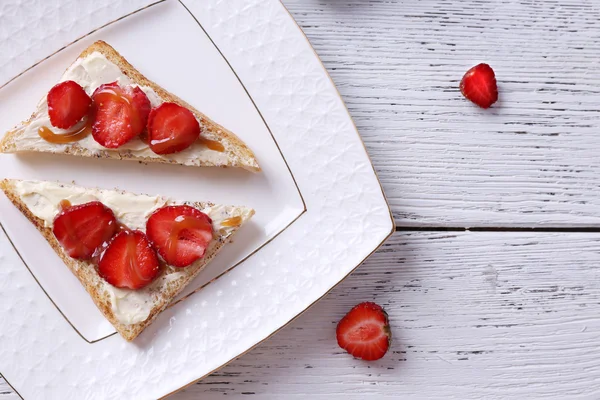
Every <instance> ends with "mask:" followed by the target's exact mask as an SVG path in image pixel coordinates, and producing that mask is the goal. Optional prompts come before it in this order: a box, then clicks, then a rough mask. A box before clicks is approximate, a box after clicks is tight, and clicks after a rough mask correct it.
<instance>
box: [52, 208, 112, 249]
mask: <svg viewBox="0 0 600 400" xmlns="http://www.w3.org/2000/svg"><path fill="white" fill-rule="evenodd" d="M65 204H66V203H65ZM116 231H117V220H116V218H115V215H114V214H113V212H112V210H111V209H110V208H108V207H106V206H105V205H104V204H102V203H100V202H99V201H93V202H91V203H86V204H81V205H78V206H67V207H65V208H64V209H63V211H62V212H61V213H60V214H58V215H57V216H56V218H55V219H54V227H53V228H52V232H53V233H54V236H56V239H57V240H58V241H59V243H60V244H61V245H62V247H63V248H64V249H65V251H66V252H67V254H68V255H69V256H71V257H73V258H75V259H77V260H90V259H91V258H92V255H93V254H94V251H96V249H97V248H98V247H100V246H101V245H102V244H103V243H105V242H108V241H109V240H110V238H111V237H113V235H114V234H115V232H116Z"/></svg>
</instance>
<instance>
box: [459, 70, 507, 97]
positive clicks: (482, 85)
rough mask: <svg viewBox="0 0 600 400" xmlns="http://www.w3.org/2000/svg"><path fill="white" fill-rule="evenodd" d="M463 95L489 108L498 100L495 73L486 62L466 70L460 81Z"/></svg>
mask: <svg viewBox="0 0 600 400" xmlns="http://www.w3.org/2000/svg"><path fill="white" fill-rule="evenodd" d="M460 91H461V92H462V94H463V96H465V97H466V98H467V99H469V100H471V101H472V102H473V103H475V104H477V105H478V106H479V107H482V108H489V107H490V106H491V105H492V104H494V103H495V102H496V101H498V84H497V83H496V74H494V70H493V69H492V67H490V66H489V65H487V64H479V65H476V66H474V67H473V68H471V69H470V70H468V71H467V73H466V74H465V76H463V78H462V80H461V81H460Z"/></svg>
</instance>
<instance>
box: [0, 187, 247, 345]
mask: <svg viewBox="0 0 600 400" xmlns="http://www.w3.org/2000/svg"><path fill="white" fill-rule="evenodd" d="M16 182H17V181H15V180H9V179H3V180H1V181H0V189H2V190H3V191H4V193H5V194H6V196H7V197H8V199H9V200H10V201H11V202H12V203H13V204H14V205H15V206H16V207H17V208H18V209H19V210H20V211H21V212H22V213H23V215H25V216H26V217H27V219H29V221H31V223H32V224H33V225H34V226H35V227H36V228H37V229H38V231H40V233H41V234H42V235H43V236H44V238H45V239H46V240H47V241H48V243H49V244H50V246H51V247H52V248H53V249H54V251H55V252H56V254H58V256H59V257H60V258H61V259H62V260H63V262H64V263H65V264H66V265H67V267H69V269H70V270H71V272H72V273H73V274H74V275H75V276H76V277H77V279H79V281H80V282H81V284H82V285H83V286H84V287H85V290H86V291H87V292H88V293H89V295H90V296H91V297H92V300H93V301H94V304H96V306H97V307H98V309H100V311H101V312H102V314H103V315H104V316H105V317H106V319H108V320H109V321H110V323H111V324H112V325H113V326H114V327H115V329H116V330H117V331H118V332H119V333H120V334H121V336H123V337H124V338H125V339H126V340H128V341H131V340H133V339H135V338H136V337H137V336H138V335H139V334H140V333H141V332H142V331H143V330H144V329H145V328H146V327H147V326H149V325H150V324H151V323H152V322H153V321H154V320H155V319H156V317H157V316H158V315H159V314H160V313H161V312H162V311H163V310H164V309H165V308H167V306H168V305H169V304H170V303H171V301H172V300H173V299H174V298H175V296H177V295H178V294H179V293H181V291H182V290H183V289H184V288H185V287H186V286H187V285H188V283H190V282H191V281H192V280H193V279H194V278H195V277H196V276H197V275H198V274H199V273H200V271H201V270H202V269H203V268H204V267H205V266H206V265H207V264H208V263H209V262H210V261H211V260H212V259H213V257H214V256H215V255H216V254H217V253H218V252H219V251H220V250H221V248H222V247H223V245H225V244H226V243H228V242H230V241H231V238H232V236H233V234H235V232H237V229H236V230H234V231H233V233H232V234H231V235H229V236H228V237H227V238H226V239H223V238H222V237H219V238H218V239H217V240H215V241H214V244H213V245H212V246H211V247H209V248H208V249H207V252H206V255H205V256H204V258H203V259H202V260H200V261H197V262H196V263H194V264H192V265H191V266H189V267H187V268H185V269H183V271H185V276H183V277H181V278H179V279H176V280H173V281H172V282H170V283H169V284H168V287H167V289H166V290H165V291H163V292H162V293H161V294H162V296H161V298H160V301H159V302H157V303H155V304H154V306H153V308H152V311H151V312H150V315H149V316H148V318H147V319H146V320H144V321H142V322H140V323H137V324H132V325H125V324H123V323H121V322H120V321H118V320H117V318H116V317H115V315H114V313H113V311H112V308H111V302H110V298H108V296H107V295H106V292H105V291H104V290H103V289H102V285H101V282H99V281H98V279H102V278H99V275H98V273H97V272H96V270H95V267H94V266H93V265H91V264H89V263H87V262H83V261H77V260H75V259H73V258H71V257H69V256H68V255H67V254H66V253H65V251H64V250H63V248H62V246H61V245H60V243H59V242H58V240H56V237H55V236H54V234H53V233H52V229H50V228H49V227H46V226H45V224H44V221H43V220H41V219H40V218H38V217H36V216H35V215H34V214H33V213H32V212H31V211H30V210H29V208H28V207H27V205H25V203H24V202H23V201H22V200H21V198H20V197H19V195H18V194H17V192H16V190H15V183H16ZM190 205H192V206H194V207H196V208H199V209H202V208H204V207H205V206H208V205H210V204H209V203H201V202H194V203H190ZM253 214H254V211H252V212H251V214H250V216H251V215H253ZM165 273H166V270H163V272H162V273H161V276H162V275H163V274H165Z"/></svg>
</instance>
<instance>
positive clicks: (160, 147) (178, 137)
mask: <svg viewBox="0 0 600 400" xmlns="http://www.w3.org/2000/svg"><path fill="white" fill-rule="evenodd" d="M148 136H149V141H150V149H151V150H152V151H153V152H155V153H156V154H172V153H178V152H180V151H183V150H185V149H187V148H188V147H190V146H191V145H192V144H193V143H194V142H195V141H196V140H198V138H199V137H200V124H199V123H198V120H197V119H196V117H194V114H192V112H191V111H190V110H188V109H187V108H185V107H182V106H180V105H178V104H175V103H163V104H161V105H160V106H158V107H157V108H155V109H153V110H152V112H151V113H150V117H149V118H148Z"/></svg>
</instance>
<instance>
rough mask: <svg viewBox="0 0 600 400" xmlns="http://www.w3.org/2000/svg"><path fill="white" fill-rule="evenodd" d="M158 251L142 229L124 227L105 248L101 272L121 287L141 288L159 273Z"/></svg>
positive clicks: (101, 260)
mask: <svg viewBox="0 0 600 400" xmlns="http://www.w3.org/2000/svg"><path fill="white" fill-rule="evenodd" d="M159 272H160V268H159V262H158V257H157V256H156V251H154V249H153V248H152V245H151V244H150V241H149V240H148V238H147V237H146V235H145V234H144V232H140V231H129V230H125V231H122V232H120V233H118V234H117V236H115V237H114V238H113V239H112V240H111V242H110V243H109V245H108V247H107V248H106V250H105V251H104V254H103V255H102V258H101V259H100V263H99V264H98V273H99V274H100V276H101V277H103V278H104V279H105V280H106V281H107V282H108V283H110V284H111V285H113V286H115V287H118V288H127V289H141V288H143V287H144V286H147V285H148V284H150V283H151V282H152V281H153V280H154V279H155V278H156V277H157V276H158V274H159Z"/></svg>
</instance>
